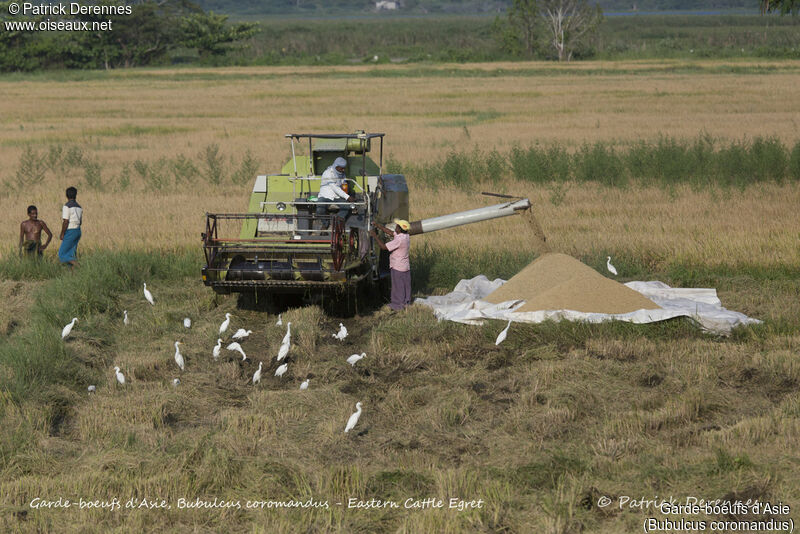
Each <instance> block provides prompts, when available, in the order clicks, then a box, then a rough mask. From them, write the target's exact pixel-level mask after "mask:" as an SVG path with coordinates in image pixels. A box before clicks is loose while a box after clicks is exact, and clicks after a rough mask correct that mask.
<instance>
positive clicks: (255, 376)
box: [253, 362, 264, 386]
mask: <svg viewBox="0 0 800 534" xmlns="http://www.w3.org/2000/svg"><path fill="white" fill-rule="evenodd" d="M262 365H264V362H258V370H257V371H256V372H255V373H254V374H253V385H254V386H255V385H256V384H258V383H259V382H261V366H262Z"/></svg>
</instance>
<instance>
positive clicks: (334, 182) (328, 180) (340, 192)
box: [317, 157, 355, 230]
mask: <svg viewBox="0 0 800 534" xmlns="http://www.w3.org/2000/svg"><path fill="white" fill-rule="evenodd" d="M346 167H347V160H346V159H344V158H342V157H339V158H336V161H334V162H333V165H331V166H330V167H328V168H327V169H325V172H323V173H322V181H321V182H320V185H319V194H318V195H317V202H322V203H326V202H334V201H335V200H336V199H339V198H343V199H345V200H347V202H353V200H355V199H354V198H353V197H352V196H350V195H349V194H347V192H345V190H344V189H342V185H344V183H345V178H346V177H347V175H345V173H344V170H345V168H346ZM331 205H335V206H337V207H338V208H339V213H338V215H339V217H341V218H342V219H346V218H347V215H348V214H349V213H350V208H349V207H347V206H343V205H341V204H339V205H336V204H319V205H318V206H317V216H318V217H322V216H324V215H326V214H327V213H328V206H331ZM329 224H330V219H327V218H326V219H323V220H322V229H323V230H327V228H328V225H329Z"/></svg>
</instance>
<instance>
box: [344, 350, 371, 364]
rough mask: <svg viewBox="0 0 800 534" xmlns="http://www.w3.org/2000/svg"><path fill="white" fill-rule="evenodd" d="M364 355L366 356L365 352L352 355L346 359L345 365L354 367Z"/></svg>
mask: <svg viewBox="0 0 800 534" xmlns="http://www.w3.org/2000/svg"><path fill="white" fill-rule="evenodd" d="M366 355H367V353H366V352H362V353H361V354H353V355H352V356H350V357H349V358H347V363H349V364H350V365H353V366H355V364H356V362H358V361H359V360H360V359H362V358H363V357H364V356H366Z"/></svg>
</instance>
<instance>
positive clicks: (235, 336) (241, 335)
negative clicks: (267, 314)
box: [231, 328, 253, 341]
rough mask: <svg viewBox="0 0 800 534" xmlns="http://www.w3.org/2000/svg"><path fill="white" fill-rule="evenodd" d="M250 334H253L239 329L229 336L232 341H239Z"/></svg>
mask: <svg viewBox="0 0 800 534" xmlns="http://www.w3.org/2000/svg"><path fill="white" fill-rule="evenodd" d="M252 333H253V331H252V330H245V329H244V328H240V329H239V330H237V331H236V333H235V334H233V335H232V336H231V338H233V339H235V340H237V341H241V340H242V339H244V338H246V337H247V336H249V335H250V334H252Z"/></svg>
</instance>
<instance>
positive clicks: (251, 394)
mask: <svg viewBox="0 0 800 534" xmlns="http://www.w3.org/2000/svg"><path fill="white" fill-rule="evenodd" d="M798 70H800V62H794V61H776V62H753V61H692V62H687V61H669V60H664V61H637V62H597V63H583V64H576V65H566V66H562V65H553V64H545V63H508V64H504V63H493V64H477V65H476V64H472V65H468V66H464V65H436V66H430V65H423V66H397V65H395V66H389V65H387V66H374V67H362V66H358V67H322V68H311V67H297V68H284V67H275V68H257V67H254V68H225V69H219V70H212V69H194V68H193V69H156V70H135V71H130V72H125V71H118V72H109V73H94V72H90V73H53V74H46V75H24V76H23V75H10V76H5V77H3V78H0V91H1V92H2V94H3V95H4V96H6V98H4V99H2V100H1V101H0V146H2V147H3V149H2V150H1V151H0V181H2V182H4V184H5V185H4V187H3V189H2V191H3V193H2V195H0V238H2V241H3V242H4V243H6V245H5V246H4V247H3V249H2V254H3V257H2V258H0V273H3V274H2V277H3V279H2V280H0V298H2V300H3V302H4V303H5V306H4V307H3V309H2V310H0V418H1V419H2V429H3V430H2V431H0V495H2V497H0V527H1V528H2V529H3V530H4V531H20V532H42V531H59V532H86V531H129V530H137V531H156V530H168V531H174V532H216V531H220V530H225V531H229V532H413V533H416V532H520V533H526V532H544V533H552V534H570V533H576V532H612V533H616V532H633V531H639V530H640V529H641V528H642V525H643V522H644V521H646V520H647V519H648V518H650V517H653V518H657V519H658V520H660V521H663V520H664V519H665V518H672V519H674V518H676V517H677V518H681V517H682V518H685V519H689V518H690V517H689V516H686V515H677V516H676V515H673V516H669V515H668V514H667V515H665V514H662V513H659V511H658V510H656V509H655V508H654V506H653V504H641V505H639V506H638V507H637V506H629V505H628V504H629V501H625V499H629V498H633V499H640V500H641V499H649V500H656V499H658V498H669V497H670V496H674V497H675V498H678V499H685V498H686V497H696V498H705V499H728V500H743V501H746V500H747V499H748V498H750V499H758V500H760V501H764V502H770V503H772V504H777V503H779V502H781V503H784V504H788V505H790V506H791V512H790V513H789V514H788V515H787V514H783V513H777V512H776V513H772V514H768V513H758V514H755V515H753V514H751V515H749V516H747V517H744V516H742V515H741V514H740V515H736V514H733V515H731V514H728V515H725V514H715V513H711V514H701V515H697V516H693V517H691V518H692V519H703V520H707V521H712V520H743V519H758V520H767V519H769V518H770V517H771V518H773V519H777V520H785V519H787V518H788V517H795V515H796V512H795V509H796V507H797V506H800V502H798V500H797V495H800V486H798V482H797V481H798V476H797V467H796V466H797V462H798V460H799V459H798V457H797V451H796V443H797V438H798V436H799V435H800V424H799V423H798V417H800V409H799V408H798V407H800V386H798V384H800V372H798V366H797V361H796V360H797V354H798V347H800V336H799V335H798V332H800V322H798V317H800V299H798V298H797V297H798V295H800V290H799V289H798V284H797V280H798V272H800V248H798V236H800V220H798V217H797V216H796V212H797V206H798V205H800V185H798V183H797V182H796V181H791V180H789V181H784V182H781V183H779V182H775V181H769V180H767V181H759V182H757V183H754V184H753V185H749V186H739V187H731V186H726V187H722V186H720V187H694V186H692V185H691V184H681V185H675V186H664V185H651V186H648V185H643V184H640V183H635V182H634V183H629V184H626V185H625V186H621V187H608V186H604V185H600V184H598V183H592V182H586V183H584V182H575V181H554V182H551V183H547V182H542V183H531V182H529V181H524V180H519V179H517V178H515V177H514V176H513V174H512V173H510V172H508V173H506V174H504V175H503V176H501V177H500V178H499V179H490V178H488V177H487V179H486V180H476V181H475V183H471V184H469V186H468V187H467V186H464V187H461V188H455V187H453V186H451V185H447V184H436V185H434V184H426V183H420V180H419V179H418V178H417V179H415V176H413V175H409V176H408V179H409V184H410V188H411V190H412V191H411V195H412V197H411V202H412V204H411V218H412V219H418V218H424V217H428V216H433V215H438V214H442V213H447V212H453V211H458V210H462V209H468V208H472V207H478V206H484V205H487V204H489V203H492V200H491V199H488V198H484V197H482V196H480V194H479V193H480V191H486V190H492V191H497V192H500V193H509V194H516V195H520V196H528V197H530V198H531V200H532V202H533V205H534V210H535V213H536V216H537V217H538V219H539V221H540V222H541V225H542V227H543V229H544V232H545V233H546V235H547V236H548V243H549V244H550V246H551V247H552V248H553V249H554V250H557V251H559V252H564V253H567V254H570V255H573V256H575V257H577V258H579V259H581V260H582V261H584V262H585V263H587V264H588V265H590V266H592V267H594V268H596V269H598V270H600V269H602V268H603V265H604V262H605V257H606V255H612V256H614V258H615V264H616V265H617V268H618V269H620V272H621V273H622V276H621V278H620V279H621V280H623V281H625V280H630V279H638V280H648V279H658V280H662V281H664V282H666V283H669V284H671V285H673V286H682V287H716V288H717V289H718V291H719V295H720V298H721V299H722V302H723V305H725V306H726V307H729V308H731V309H735V310H737V311H741V312H743V313H746V314H748V315H751V316H753V317H757V318H760V319H762V320H763V321H764V324H762V325H756V326H751V327H746V328H742V329H739V330H737V331H735V332H734V334H733V335H732V336H731V337H728V338H717V337H712V336H708V335H706V334H703V333H702V332H700V331H699V330H698V329H697V328H696V327H694V326H693V325H691V324H690V323H689V322H688V321H670V322H667V323H658V324H654V325H645V326H635V327H631V326H630V325H620V324H607V325H583V324H569V323H561V324H543V325H518V326H519V327H518V328H517V327H516V326H517V325H515V326H514V327H512V329H511V331H510V334H509V338H508V340H507V341H506V342H505V343H504V344H503V345H501V346H499V347H498V346H496V345H495V343H494V341H495V337H496V335H497V333H498V332H499V331H500V330H501V329H502V328H503V327H504V326H505V325H500V324H494V322H491V321H490V322H487V324H485V325H484V326H481V327H474V326H466V325H460V324H454V323H447V322H442V323H438V322H436V320H435V318H434V317H433V315H432V314H431V312H430V311H429V310H428V309H425V308H422V307H421V306H414V307H412V308H411V309H410V310H408V311H406V312H403V313H401V314H396V315H387V314H386V313H385V312H384V311H380V310H378V311H369V312H368V313H365V314H364V315H362V316H359V317H355V318H347V319H345V321H346V324H347V327H348V329H350V332H351V335H350V337H349V338H348V339H347V340H346V341H345V342H344V343H340V342H338V341H336V340H333V339H331V333H332V332H334V331H336V330H337V329H338V323H339V322H340V321H341V320H342V319H341V318H337V317H333V316H331V315H329V314H327V313H325V311H324V309H323V308H321V307H319V306H309V307H305V308H297V309H291V310H287V311H285V312H284V314H283V321H284V324H285V323H286V322H287V321H292V322H293V330H294V343H295V347H294V348H293V351H294V352H292V358H291V363H290V366H289V371H288V373H287V375H286V376H285V377H283V378H278V377H275V376H274V371H275V367H276V362H275V361H274V359H273V358H272V356H273V354H274V353H275V351H276V350H277V344H278V343H279V341H280V339H281V336H282V334H283V329H282V328H278V327H276V326H275V321H276V320H277V317H275V316H274V315H268V314H266V313H263V312H255V311H251V310H247V309H242V308H237V306H236V301H235V299H234V298H233V297H230V298H227V297H224V298H215V297H213V296H212V295H211V294H210V292H209V291H208V290H207V289H206V288H204V287H202V286H201V285H200V283H199V279H198V278H199V267H200V263H199V262H200V257H201V256H200V254H199V250H198V249H199V241H200V239H199V237H200V232H201V231H202V229H203V214H204V212H206V211H227V212H233V211H239V210H243V209H244V208H245V206H246V200H247V196H248V192H249V190H250V188H251V187H252V185H251V182H250V179H249V178H245V177H243V176H242V173H243V171H242V169H247V168H250V167H253V166H255V167H257V172H259V173H261V172H272V171H277V170H278V169H279V168H280V166H281V165H282V164H283V163H284V161H285V160H287V159H288V157H289V150H288V144H287V143H286V141H285V140H284V139H283V137H282V136H283V134H284V133H288V132H299V131H329V132H332V131H350V130H355V129H366V130H372V131H381V132H385V133H387V151H388V154H389V155H391V157H392V159H393V160H394V161H396V162H400V163H401V164H403V165H422V164H425V163H430V162H434V161H437V160H439V159H440V158H441V157H442V156H443V154H445V153H447V152H449V151H458V152H463V151H469V150H473V149H476V150H481V151H483V152H489V151H491V150H495V149H496V150H498V151H499V152H500V153H502V154H506V153H508V151H510V150H512V149H513V147H514V146H517V145H519V146H522V147H526V146H531V145H535V144H541V145H550V144H553V145H557V146H560V147H564V148H565V149H566V150H568V151H574V150H578V149H580V147H581V146H582V145H583V144H585V143H594V142H603V143H607V144H609V145H610V146H614V147H620V148H624V147H629V146H631V145H633V144H634V143H636V142H637V141H639V140H642V139H644V140H654V139H658V138H659V137H663V136H670V137H674V138H676V139H694V138H696V137H698V136H701V135H707V136H710V137H712V138H714V139H717V140H720V142H723V143H724V142H726V141H730V140H741V139H752V138H755V137H758V136H761V137H765V138H775V139H777V140H779V141H780V142H781V143H783V144H784V145H785V146H788V147H791V146H793V145H795V144H796V143H797V141H798V134H797V132H798V128H797V122H798V121H800V94H798V93H800V88H798V84H797V83H796V80H797V75H798ZM775 95H780V96H775ZM253 161H255V163H253ZM190 164H191V165H190ZM192 168H193V169H194V170H193V171H192ZM68 185H76V186H77V187H78V189H79V194H78V200H79V202H80V203H81V204H82V205H83V207H84V209H85V219H84V227H83V228H84V238H83V240H82V241H81V245H80V251H81V252H82V253H83V264H82V266H81V268H80V269H77V270H76V271H75V272H67V271H65V270H63V269H59V268H57V266H54V265H51V264H50V263H44V264H42V265H38V266H30V265H26V264H21V263H19V262H16V261H15V260H14V258H13V256H14V252H15V251H14V247H15V245H16V240H17V239H18V225H19V222H20V221H21V220H23V219H24V218H25V207H26V206H27V205H28V204H30V203H35V204H37V205H38V206H39V213H40V218H42V219H44V220H45V221H46V222H47V223H48V224H49V225H50V227H51V228H53V229H54V230H56V231H57V229H58V226H57V224H58V218H59V216H60V215H59V214H60V206H61V204H62V203H63V198H62V196H63V191H64V189H65V188H66V187H67V186H68ZM519 219H521V218H509V219H505V220H501V221H495V222H490V223H485V224H481V225H474V226H469V227H466V228H464V229H460V230H453V231H449V232H440V233H435V234H431V235H429V236H419V237H416V238H414V241H413V244H412V253H413V256H412V265H413V266H414V268H415V269H417V270H416V271H415V273H416V274H415V276H417V281H416V282H415V288H416V291H417V292H418V293H419V292H423V291H424V292H426V293H428V292H443V291H447V290H450V289H451V288H452V284H453V283H454V282H455V281H456V280H458V279H459V278H460V277H468V276H474V275H475V274H478V273H480V272H483V273H484V274H487V275H489V276H500V275H501V274H502V275H503V276H508V275H510V274H513V273H514V272H517V271H518V270H520V269H521V268H522V267H524V265H525V264H526V263H527V262H529V261H530V260H531V259H532V258H533V256H534V255H535V253H534V252H533V250H532V249H531V246H530V243H529V242H528V241H527V237H526V235H525V234H526V232H527V231H528V229H527V227H526V226H525V225H524V224H523V222H522V221H520V220H519ZM53 248H55V247H53ZM50 254H54V253H53V252H50ZM142 282H147V285H148V289H151V290H152V291H153V294H154V295H155V297H156V306H153V307H151V306H150V305H149V304H147V303H146V302H145V301H144V300H143V298H142V295H141V291H142ZM123 310H128V311H129V313H130V315H131V317H132V318H133V321H132V323H131V325H129V327H126V328H123V326H122V322H121V317H122V312H123ZM226 312H230V313H232V314H233V316H234V324H235V327H236V328H238V327H246V328H250V329H252V330H254V334H253V336H252V338H253V339H252V340H251V341H250V342H249V345H245V347H246V350H247V351H248V361H247V362H242V361H241V360H240V359H239V358H238V357H232V356H230V355H229V354H225V355H224V356H223V357H222V358H220V360H219V361H214V360H213V358H212V357H211V349H212V347H213V345H214V343H215V342H216V339H217V333H218V327H219V323H220V322H221V321H222V319H223V318H224V314H225V313H226ZM76 314H78V315H80V321H79V323H78V326H76V328H75V331H74V333H73V335H72V337H71V339H70V340H69V341H68V342H66V343H62V342H61V341H60V338H59V332H60V331H61V328H62V327H63V325H64V324H66V323H67V322H68V321H69V320H70V319H71V318H72V317H73V316H75V315H76ZM185 316H190V317H191V318H192V320H193V326H192V328H191V329H190V330H186V329H184V328H183V326H182V325H181V321H182V319H183V317H185ZM176 340H181V341H183V342H184V344H185V352H184V354H185V357H186V362H187V363H186V366H187V370H186V372H185V373H184V374H182V375H181V376H180V378H181V384H180V385H179V386H178V387H173V385H172V380H173V379H174V378H175V377H177V376H178V371H177V367H176V366H175V364H174V362H173V361H172V354H173V352H174V348H173V345H172V344H173V343H174V342H175V341H176ZM362 350H363V351H365V352H367V354H368V357H367V358H366V359H364V360H363V361H362V362H359V364H358V365H357V366H356V367H351V366H349V365H347V364H346V363H344V364H343V362H342V361H341V360H342V359H343V358H345V357H346V356H347V355H349V354H351V353H358V352H361V351H362ZM258 361H263V362H264V363H265V371H264V375H263V382H262V384H261V386H258V387H254V386H253V385H252V382H251V378H252V375H253V372H254V371H255V368H256V367H257V365H258V364H257V362H258ZM362 364H364V365H362ZM114 366H120V367H121V368H122V369H123V371H124V373H125V375H126V377H127V379H128V384H127V385H126V387H124V388H123V387H119V386H118V385H117V384H116V380H115V377H114V372H113V367H114ZM305 378H311V387H310V388H309V390H308V391H305V392H302V391H300V390H299V389H298V386H299V383H300V382H301V381H302V380H303V379H305ZM87 384H96V385H97V393H96V394H94V395H91V396H90V395H88V394H87V393H86V386H87ZM356 401H362V402H364V407H365V408H364V414H363V415H362V419H361V420H360V423H359V426H357V427H356V429H357V433H356V434H355V435H345V434H343V432H342V430H343V426H344V423H345V421H346V419H347V417H349V415H350V413H352V411H353V406H354V404H355V402H356ZM59 497H63V498H69V499H72V500H73V501H76V500H78V499H80V498H83V499H85V500H87V499H95V500H100V501H106V504H107V506H111V504H109V502H110V501H111V500H113V499H114V498H117V499H118V500H119V505H120V507H121V509H119V510H117V511H112V510H108V509H107V508H94V509H83V510H81V509H76V508H70V509H66V508H58V507H57V506H58V505H57V504H55V505H51V506H50V507H46V508H34V507H32V506H31V505H30V503H31V502H32V500H33V499H34V498H40V499H45V500H50V501H56V500H57V499H58V498H59ZM603 497H607V498H609V499H610V503H611V504H610V505H609V506H606V507H604V506H601V505H600V504H599V503H601V502H602V501H601V499H602V498H603ZM215 498H216V499H217V502H218V504H219V503H229V502H236V501H239V502H240V503H241V505H242V508H235V507H229V506H217V507H202V508H199V507H188V508H187V507H186V503H187V502H188V503H196V502H197V499H200V500H201V501H206V502H213V501H214V499H215ZM350 498H354V499H356V504H357V503H362V506H361V508H348V506H347V503H348V502H349V501H348V499H350ZM427 498H433V499H434V502H435V501H436V499H439V498H442V499H445V501H444V508H443V509H438V508H435V507H428V508H424V505H423V504H422V503H423V501H425V499H427ZM450 498H456V499H457V501H456V504H455V508H450V507H449V506H450V501H449V499H450ZM181 499H183V501H181ZM407 499H411V501H410V506H411V507H410V508H407V507H406V501H407ZM162 500H163V501H164V502H165V503H166V504H165V505H163V506H162V505H161V502H162ZM375 500H380V501H383V502H386V501H391V502H396V503H398V504H399V507H400V508H392V507H391V506H382V507H378V505H377V504H375V503H374V501H375ZM478 500H480V501H481V504H480V506H478V505H477V503H473V504H472V506H469V505H468V503H472V502H473V501H478ZM143 501H145V505H144V506H143V507H141V508H140V506H142V502H143ZM247 501H252V502H260V503H264V504H262V505H255V506H254V507H253V508H246V507H245V503H246V502H247ZM289 501H293V502H303V503H309V502H310V503H311V504H313V503H314V502H317V503H322V502H326V503H327V505H328V507H327V508H324V507H322V505H321V504H320V507H318V508H312V509H306V508H290V509H279V508H274V507H273V508H269V506H273V505H270V504H268V503H270V502H273V503H274V502H283V503H285V502H289ZM623 501H624V502H625V503H626V505H625V506H623V504H622V503H623ZM128 502H132V503H133V505H132V507H128V508H125V507H126V505H127V503H128ZM181 502H183V507H182V506H181ZM370 502H372V503H373V505H374V506H373V507H371V508H368V506H369V505H368V504H364V503H370ZM340 503H341V504H340ZM459 504H460V505H461V506H462V509H461V510H459V509H458V506H459ZM169 506H172V508H169ZM262 506H263V507H262ZM415 506H416V507H415ZM718 530H722V529H718Z"/></svg>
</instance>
